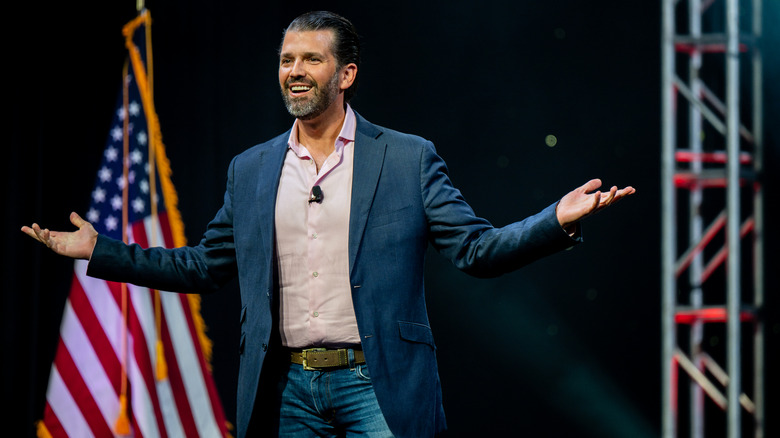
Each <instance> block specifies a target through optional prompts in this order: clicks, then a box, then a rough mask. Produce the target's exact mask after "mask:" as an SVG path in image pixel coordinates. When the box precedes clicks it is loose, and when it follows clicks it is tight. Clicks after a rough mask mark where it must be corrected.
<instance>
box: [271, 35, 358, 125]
mask: <svg viewBox="0 0 780 438" xmlns="http://www.w3.org/2000/svg"><path fill="white" fill-rule="evenodd" d="M332 43H333V32H332V31H330V30H319V31H305V32H294V31H289V32H287V34H286V35H285V37H284V41H283V42H282V49H281V53H280V59H279V85H280V87H281V91H282V98H283V99H284V104H285V106H287V111H289V112H290V114H292V115H293V116H294V117H297V118H299V119H302V120H309V119H313V118H315V117H317V116H319V115H320V114H322V113H324V112H325V111H326V110H327V109H328V108H330V107H331V105H333V104H334V102H336V103H339V104H343V95H341V94H340V92H341V87H340V80H339V78H340V75H339V71H338V70H339V69H338V68H337V67H338V65H337V61H336V57H335V56H334V55H333V51H332V49H331V47H332Z"/></svg>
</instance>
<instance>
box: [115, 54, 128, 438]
mask: <svg viewBox="0 0 780 438" xmlns="http://www.w3.org/2000/svg"><path fill="white" fill-rule="evenodd" d="M127 79H128V70H127V64H125V66H124V68H123V71H122V111H123V114H124V117H123V119H122V145H123V148H122V149H123V151H122V181H123V184H122V241H123V242H125V243H127V240H128V239H127V226H128V217H127V216H128V211H127V196H128V182H129V180H128V171H129V169H128V165H129V163H128V160H129V155H130V154H129V151H128V149H129V148H130V141H129V130H130V127H129V118H130V113H129V111H128V106H129V105H128V104H129V102H128V100H129V97H128V93H129V91H128V89H127V87H128V81H127ZM121 287H122V289H121V294H122V353H121V354H122V358H121V360H122V367H121V369H122V371H121V379H122V380H121V382H120V392H119V416H118V417H117V420H116V424H115V425H114V428H115V432H116V433H117V435H129V434H130V418H129V416H128V413H127V411H128V406H127V349H128V345H127V344H128V342H127V337H128V336H129V334H128V329H127V311H128V304H127V298H128V297H127V284H126V283H122V284H121Z"/></svg>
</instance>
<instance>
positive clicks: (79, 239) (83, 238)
mask: <svg viewBox="0 0 780 438" xmlns="http://www.w3.org/2000/svg"><path fill="white" fill-rule="evenodd" d="M70 222H71V223H72V224H73V225H75V226H76V227H78V230H76V231H72V232H64V231H49V229H47V228H44V229H41V227H40V226H38V224H32V227H28V226H23V227H22V232H23V233H25V234H27V235H28V236H30V237H32V238H33V239H35V240H37V241H38V242H41V243H42V244H44V245H46V246H48V247H49V248H50V249H51V250H52V251H54V252H56V253H57V254H60V255H64V256H67V257H72V258H74V259H85V260H89V258H90V257H91V256H92V250H93V249H94V248H95V244H96V243H97V236H98V233H97V231H95V228H94V227H93V226H92V224H90V223H89V222H87V221H85V220H84V219H82V218H81V216H79V215H78V214H76V213H71V214H70Z"/></svg>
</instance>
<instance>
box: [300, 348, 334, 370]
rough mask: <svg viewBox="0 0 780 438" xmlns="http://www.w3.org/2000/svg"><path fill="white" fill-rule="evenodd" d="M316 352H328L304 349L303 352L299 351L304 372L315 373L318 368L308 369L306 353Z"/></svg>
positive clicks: (320, 349) (323, 349)
mask: <svg viewBox="0 0 780 438" xmlns="http://www.w3.org/2000/svg"><path fill="white" fill-rule="evenodd" d="M317 351H328V349H327V348H321V347H320V348H306V349H304V350H303V351H301V358H302V359H303V369H304V370H305V371H316V370H317V369H318V368H314V367H310V366H309V358H308V357H307V356H308V353H309V352H317Z"/></svg>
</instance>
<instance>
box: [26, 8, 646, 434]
mask: <svg viewBox="0 0 780 438" xmlns="http://www.w3.org/2000/svg"><path fill="white" fill-rule="evenodd" d="M279 55H280V63H279V84H280V87H281V91H282V96H283V100H284V102H285V105H286V106H287V109H288V110H289V112H290V113H291V114H292V115H293V116H295V118H296V120H295V122H294V124H293V126H292V128H291V129H290V131H288V132H287V133H284V134H282V135H280V136H278V137H276V138H274V139H272V140H270V141H268V142H266V143H263V144H260V145H257V146H254V147H252V148H250V149H248V150H247V151H245V152H244V153H242V154H240V155H238V156H236V157H235V158H234V159H233V161H232V162H231V164H230V167H229V170H228V182H227V189H226V193H225V198H224V205H223V206H222V208H221V209H220V210H219V211H218V212H217V214H216V216H215V218H214V220H213V221H212V222H211V223H210V224H209V226H208V228H207V230H206V232H205V233H204V236H203V239H202V240H201V242H200V244H199V245H197V246H195V247H187V248H178V249H162V248H151V249H147V250H143V249H141V248H140V247H138V246H127V245H125V244H123V243H122V242H117V241H113V240H111V239H108V238H106V237H104V236H99V235H97V233H96V232H95V230H94V228H92V226H91V225H90V224H89V223H87V222H86V221H84V220H83V219H81V218H80V217H79V216H78V215H77V214H75V213H73V214H71V221H72V222H73V224H74V225H75V226H77V227H78V228H79V230H78V231H75V232H72V233H65V232H50V231H49V230H45V229H41V228H40V227H39V226H38V225H37V224H33V225H32V227H23V228H22V231H24V232H25V233H27V234H28V235H30V236H31V237H33V238H35V239H37V240H39V241H41V242H42V243H44V244H46V245H47V246H48V247H50V248H51V249H52V250H54V251H55V252H57V253H59V254H63V255H66V256H70V257H76V258H84V259H89V260H90V263H89V269H88V274H89V275H92V276H97V277H101V278H105V279H108V280H114V281H123V282H129V283H136V284H140V285H145V286H149V287H153V288H156V289H160V290H173V291H180V292H209V291H214V290H217V289H219V288H220V286H221V285H223V284H225V283H226V282H227V281H229V280H230V279H231V278H233V277H234V276H235V275H238V278H239V284H240V289H241V300H242V311H241V323H242V329H241V332H242V333H241V336H242V339H241V362H240V368H239V377H238V380H239V385H238V408H237V411H238V412H237V423H238V424H237V426H238V436H239V437H243V436H253V435H254V434H255V433H258V434H260V433H262V434H263V436H266V435H265V434H268V433H269V431H272V433H274V434H278V435H279V436H311V435H312V434H317V435H321V436H339V435H350V434H358V433H360V434H367V435H368V436H372V437H385V436H398V437H423V436H433V435H435V434H436V433H437V432H441V431H443V430H444V429H445V428H446V423H445V419H444V411H443V409H442V403H441V389H440V385H439V377H438V370H437V364H436V357H435V347H434V341H433V335H432V332H431V329H430V327H429V324H428V316H427V313H426V309H425V298H424V290H423V265H424V255H425V252H426V248H427V245H428V242H431V244H432V245H433V246H434V247H435V248H436V249H437V250H438V251H439V252H440V253H441V254H443V255H444V256H445V257H446V258H448V259H450V260H451V261H452V262H453V263H454V264H455V265H456V266H457V267H458V268H460V269H462V270H464V271H466V272H468V273H470V274H472V275H475V276H484V277H488V276H496V275H500V274H502V273H505V272H509V271H512V270H515V269H517V268H519V267H521V266H523V265H525V264H527V263H529V262H531V261H533V260H536V259H538V258H540V257H543V256H546V255H549V254H552V253H554V252H557V251H559V250H562V249H564V248H567V247H570V246H572V245H573V244H575V243H577V242H578V241H579V229H578V228H579V227H578V222H579V221H580V220H581V219H583V218H584V217H586V216H588V215H591V214H593V213H595V212H596V211H599V210H600V209H602V208H604V207H606V206H608V205H610V204H612V203H614V202H615V201H617V200H619V199H621V198H623V197H625V196H627V195H630V194H632V193H634V189H633V188H632V187H626V188H625V189H622V190H618V189H617V187H612V188H611V189H610V191H609V192H607V193H601V192H599V191H596V190H597V189H598V188H599V186H600V185H601V182H600V181H599V180H592V181H589V182H588V183H586V184H585V185H583V186H582V187H579V188H578V189H576V190H574V191H572V192H570V193H569V194H567V195H566V196H564V197H563V198H562V199H561V200H560V201H558V202H557V203H555V204H553V205H551V206H549V207H548V208H546V209H545V210H543V211H542V212H540V213H539V214H537V215H534V216H532V217H529V218H527V219H525V220H523V221H521V222H517V223H514V224H511V225H508V226H506V227H503V228H500V229H495V228H493V227H492V226H491V225H490V224H489V223H488V222H487V221H485V220H484V219H481V218H478V217H477V216H476V215H475V214H474V212H473V211H472V209H471V207H469V206H468V204H466V202H465V201H464V199H463V198H462V196H461V194H460V192H459V191H458V190H457V189H455V188H454V187H453V186H452V184H451V182H450V180H449V178H448V176H447V171H446V167H445V164H444V162H443V161H442V160H441V158H440V157H439V156H438V155H436V153H435V150H434V147H433V145H432V144H431V143H430V142H428V141H426V140H424V139H422V138H419V137H416V136H412V135H408V134H402V133H399V132H395V131H392V130H389V129H386V128H382V127H379V126H376V125H373V124H371V123H369V122H368V121H366V120H365V119H363V118H362V117H361V116H360V115H359V114H357V113H356V112H354V111H353V110H352V108H351V107H350V105H349V104H348V102H349V99H350V98H351V97H352V95H353V94H354V87H355V86H356V80H357V73H358V66H359V57H360V52H359V45H358V38H357V33H356V32H355V29H354V27H353V26H352V24H351V23H350V22H349V21H347V20H346V19H344V18H342V17H340V16H338V15H335V14H332V13H328V12H313V13H308V14H304V15H302V16H300V17H298V18H296V19H295V20H294V21H293V22H292V23H291V24H290V26H289V27H288V28H287V30H286V32H285V35H284V39H283V42H282V46H281V48H280V52H279ZM594 191H595V192H594ZM311 349H322V350H324V351H316V350H314V351H313V350H311Z"/></svg>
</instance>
